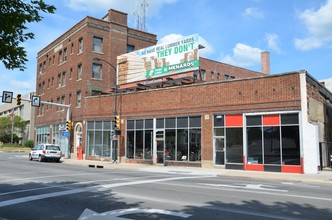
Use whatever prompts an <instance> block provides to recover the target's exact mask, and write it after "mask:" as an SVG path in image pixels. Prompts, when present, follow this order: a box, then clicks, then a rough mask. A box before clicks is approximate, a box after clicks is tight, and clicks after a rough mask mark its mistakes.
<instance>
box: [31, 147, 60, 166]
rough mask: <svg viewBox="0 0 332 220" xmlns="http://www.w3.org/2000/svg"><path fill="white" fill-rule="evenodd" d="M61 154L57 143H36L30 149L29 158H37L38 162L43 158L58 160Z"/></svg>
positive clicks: (43, 159)
mask: <svg viewBox="0 0 332 220" xmlns="http://www.w3.org/2000/svg"><path fill="white" fill-rule="evenodd" d="M61 156H62V152H61V149H60V147H59V145H55V144H38V145H37V146H35V147H34V148H32V149H31V152H30V153H29V160H33V159H38V161H39V162H42V161H45V160H54V161H56V162H59V161H60V159H61Z"/></svg>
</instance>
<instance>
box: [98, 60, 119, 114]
mask: <svg viewBox="0 0 332 220" xmlns="http://www.w3.org/2000/svg"><path fill="white" fill-rule="evenodd" d="M93 60H94V61H102V62H105V63H107V64H109V65H110V66H111V67H112V68H113V69H114V71H115V78H114V117H115V116H116V115H117V114H118V112H117V109H116V104H117V93H118V85H117V73H116V68H115V67H114V66H113V65H112V64H111V63H110V62H108V61H107V60H104V59H101V58H93Z"/></svg>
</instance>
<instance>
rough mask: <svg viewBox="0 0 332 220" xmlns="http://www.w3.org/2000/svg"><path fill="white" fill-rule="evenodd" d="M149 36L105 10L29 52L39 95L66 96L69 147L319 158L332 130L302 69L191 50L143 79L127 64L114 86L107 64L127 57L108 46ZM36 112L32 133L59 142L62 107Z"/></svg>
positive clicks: (140, 154)
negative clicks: (181, 65) (176, 67)
mask: <svg viewBox="0 0 332 220" xmlns="http://www.w3.org/2000/svg"><path fill="white" fill-rule="evenodd" d="M83 42H84V44H83ZM155 43H156V36H155V35H153V34H149V33H145V32H141V31H137V30H133V29H130V28H128V27H127V26H126V15H125V14H123V13H120V12H117V11H114V10H110V11H109V14H108V15H107V16H106V17H105V18H104V19H103V20H98V19H95V18H90V17H87V18H85V19H83V20H82V21H81V22H79V23H78V24H77V25H75V26H74V27H73V28H72V29H70V30H69V31H67V32H66V33H65V34H64V35H62V36H61V37H59V38H58V39H57V40H56V41H54V42H53V43H51V44H50V45H48V46H47V47H46V48H44V49H43V50H42V51H41V52H40V53H39V54H38V63H39V66H40V68H39V72H38V77H37V87H38V90H37V93H38V95H40V96H41V98H42V100H43V101H49V102H56V103H62V104H66V105H70V106H71V112H70V115H71V120H72V121H73V130H72V131H71V137H72V138H71V140H70V145H71V146H72V148H71V151H70V152H71V154H72V157H76V155H77V152H76V150H77V149H76V147H77V146H82V147H83V153H84V158H85V159H91V160H109V161H111V160H118V161H119V162H121V163H122V162H123V163H125V162H135V163H150V164H158V163H161V164H162V163H165V161H167V163H168V164H172V165H186V166H204V167H226V168H233V169H244V170H260V171H278V172H298V173H303V172H305V173H315V172H317V171H318V169H319V168H321V166H324V164H322V163H321V160H319V156H321V154H320V153H319V143H320V142H323V141H330V140H331V139H332V137H331V135H330V132H329V131H330V124H331V123H330V121H331V105H330V102H331V101H332V95H331V93H330V92H329V91H328V90H327V89H326V88H325V87H324V86H322V85H321V84H320V83H319V82H317V81H316V80H315V79H314V78H313V77H312V76H310V75H309V74H308V73H307V72H305V71H299V72H289V73H284V74H277V75H270V74H269V54H268V53H267V52H264V53H262V72H263V73H259V72H255V71H250V70H247V69H243V68H239V67H236V66H232V65H228V64H223V63H220V62H216V61H212V60H208V59H205V58H202V57H199V58H197V59H198V60H199V62H197V63H199V66H198V67H197V69H196V70H192V71H191V70H190V71H187V72H180V73H177V74H173V75H166V76H160V77H157V78H153V79H152V80H150V81H148V82H147V80H142V78H139V80H135V79H134V80H132V79H131V78H130V77H129V76H130V75H128V74H129V73H130V74H132V75H135V76H137V73H135V71H132V70H131V69H129V70H126V71H125V74H127V75H121V79H120V81H117V83H119V82H121V83H122V81H123V80H124V82H125V83H123V84H121V85H119V84H117V85H118V86H119V87H117V88H118V89H117V90H114V88H113V85H114V80H115V72H114V71H115V69H116V68H115V66H116V65H117V66H118V74H120V73H119V71H123V68H124V67H125V68H129V67H130V65H128V63H123V62H127V61H126V59H123V58H122V57H120V59H118V63H116V56H120V55H122V54H125V53H127V52H129V51H131V50H132V49H134V50H136V49H140V48H144V47H147V46H151V45H154V44H155ZM80 48H82V52H80ZM128 48H130V49H128ZM156 48H157V47H156ZM68 51H70V54H69V52H68ZM197 54H198V53H197V51H195V52H194V53H193V54H191V55H190V56H194V57H195V56H196V55H197ZM188 56H189V55H188ZM61 57H62V58H61ZM128 57H129V56H128ZM96 58H97V59H96ZM98 59H99V61H95V60H98ZM135 59H136V58H135ZM186 59H187V57H186ZM60 61H61V62H60ZM151 62H154V63H155V64H154V65H155V66H158V65H159V64H157V61H156V60H155V58H153V60H152V61H151ZM181 62H183V61H181ZM185 62H187V61H185ZM160 63H161V64H160V65H169V64H168V62H167V61H166V59H164V58H163V59H161V60H160ZM121 65H123V66H121ZM193 65H194V64H193ZM112 66H113V67H112ZM139 68H143V69H144V68H146V65H145V67H144V65H143V66H142V65H140V66H139ZM148 68H150V65H148ZM105 72H106V74H105ZM107 73H111V74H107ZM132 75H131V76H132ZM138 75H140V73H139V74H138ZM78 76H81V77H78ZM119 76H120V75H119ZM123 76H124V77H123ZM143 78H144V77H143ZM64 79H66V80H64ZM54 80H55V81H54ZM115 107H116V109H117V114H118V115H119V116H120V118H121V120H120V121H121V129H120V131H121V133H120V134H118V133H117V132H115V131H114V116H115ZM36 117H37V118H36V127H37V129H36V131H37V132H36V136H37V142H44V141H47V142H56V143H57V142H58V143H60V144H61V131H60V130H61V129H62V128H63V127H64V124H65V121H66V114H65V112H64V110H62V109H61V107H57V108H54V107H51V105H50V106H48V107H47V106H42V107H41V108H40V111H39V113H38V114H36Z"/></svg>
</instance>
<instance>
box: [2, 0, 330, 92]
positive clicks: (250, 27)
mask: <svg viewBox="0 0 332 220" xmlns="http://www.w3.org/2000/svg"><path fill="white" fill-rule="evenodd" d="M44 1H45V2H46V3H47V4H52V5H54V6H55V7H56V8H57V10H56V12H55V14H44V13H43V14H42V16H43V17H44V19H43V20H42V21H41V22H39V23H33V24H28V28H29V31H32V32H33V33H35V39H33V40H28V41H27V42H26V43H24V44H23V46H24V47H25V48H26V50H27V53H28V59H29V61H28V62H27V63H26V70H24V71H19V70H18V69H17V70H7V69H5V67H4V65H3V64H2V62H1V63H0V93H1V94H0V95H2V91H11V92H14V96H15V94H17V93H21V94H26V93H29V92H33V91H35V90H36V74H37V53H38V51H40V50H41V49H43V48H44V47H46V46H47V45H48V44H50V43H51V42H52V41H53V40H55V39H56V38H57V37H59V36H60V35H61V34H63V33H64V32H65V31H67V30H68V29H70V28H71V27H73V26H74V25H75V24H76V23H78V22H79V21H80V20H82V19H83V18H84V17H86V16H91V17H95V18H100V19H101V18H102V17H103V16H104V15H106V13H107V11H108V9H111V8H112V9H115V10H118V11H122V12H125V13H127V14H128V26H129V27H131V28H136V16H135V10H136V8H137V7H136V0H44ZM141 1H142V0H141ZM146 1H147V3H148V7H147V10H146V29H147V32H150V33H153V34H156V35H157V39H158V43H165V42H168V41H169V42H172V41H175V40H177V39H178V38H181V37H184V36H188V35H191V34H198V35H199V36H200V43H201V44H202V45H204V46H205V49H202V50H200V56H201V57H205V58H208V59H211V60H216V61H220V62H224V63H228V64H231V65H235V66H239V67H243V68H246V69H250V70H254V71H261V59H260V53H261V52H262V51H269V52H270V62H271V74H278V73H285V72H291V71H297V70H306V71H307V72H308V73H309V74H310V75H311V76H313V77H314V78H316V79H317V80H324V79H327V78H331V77H332V0H234V1H229V0H146Z"/></svg>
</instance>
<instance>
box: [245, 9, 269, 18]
mask: <svg viewBox="0 0 332 220" xmlns="http://www.w3.org/2000/svg"><path fill="white" fill-rule="evenodd" d="M242 15H243V16H244V17H253V18H259V19H261V18H264V13H263V12H262V11H261V10H259V9H258V8H252V7H251V8H246V9H245V10H244V12H243V13H242Z"/></svg>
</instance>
